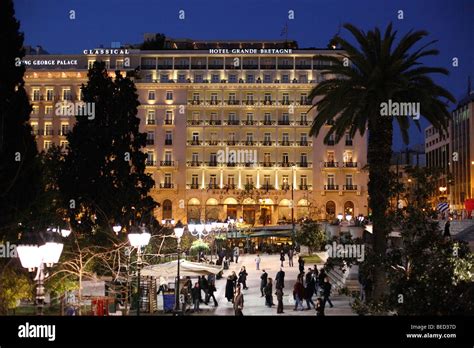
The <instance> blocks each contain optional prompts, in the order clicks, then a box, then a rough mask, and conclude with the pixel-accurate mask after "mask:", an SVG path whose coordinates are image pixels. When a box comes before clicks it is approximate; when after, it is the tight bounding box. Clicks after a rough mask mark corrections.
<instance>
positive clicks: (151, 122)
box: [146, 119, 156, 126]
mask: <svg viewBox="0 0 474 348" xmlns="http://www.w3.org/2000/svg"><path fill="white" fill-rule="evenodd" d="M146 124H147V125H149V126H152V125H154V124H156V121H155V120H154V119H148V120H146Z"/></svg>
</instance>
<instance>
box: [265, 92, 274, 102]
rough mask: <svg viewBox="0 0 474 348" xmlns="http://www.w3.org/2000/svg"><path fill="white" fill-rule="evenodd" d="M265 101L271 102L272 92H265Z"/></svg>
mask: <svg viewBox="0 0 474 348" xmlns="http://www.w3.org/2000/svg"><path fill="white" fill-rule="evenodd" d="M263 101H264V102H265V103H267V102H271V101H272V94H271V93H265V95H264V96H263Z"/></svg>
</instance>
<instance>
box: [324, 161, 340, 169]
mask: <svg viewBox="0 0 474 348" xmlns="http://www.w3.org/2000/svg"><path fill="white" fill-rule="evenodd" d="M338 166H339V162H334V161H329V162H324V168H337V167H338Z"/></svg>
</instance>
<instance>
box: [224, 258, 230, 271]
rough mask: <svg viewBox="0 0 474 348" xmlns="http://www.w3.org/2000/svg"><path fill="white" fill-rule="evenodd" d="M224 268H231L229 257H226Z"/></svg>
mask: <svg viewBox="0 0 474 348" xmlns="http://www.w3.org/2000/svg"><path fill="white" fill-rule="evenodd" d="M224 269H229V258H228V257H227V256H226V257H224Z"/></svg>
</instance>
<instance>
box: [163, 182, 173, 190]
mask: <svg viewBox="0 0 474 348" xmlns="http://www.w3.org/2000/svg"><path fill="white" fill-rule="evenodd" d="M172 188H174V184H173V183H171V182H165V183H161V184H160V189H172Z"/></svg>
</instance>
